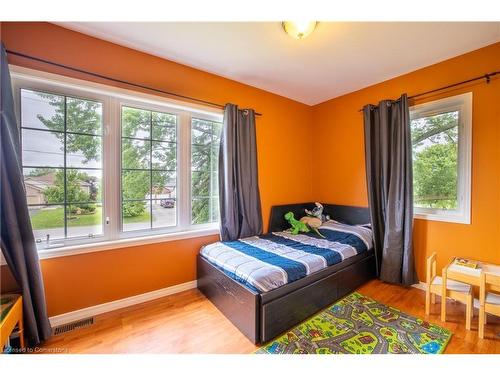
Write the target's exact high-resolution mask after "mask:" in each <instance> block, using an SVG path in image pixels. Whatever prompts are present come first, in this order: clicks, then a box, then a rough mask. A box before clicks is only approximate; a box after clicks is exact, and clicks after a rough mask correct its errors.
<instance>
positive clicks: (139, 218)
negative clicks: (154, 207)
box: [123, 211, 151, 224]
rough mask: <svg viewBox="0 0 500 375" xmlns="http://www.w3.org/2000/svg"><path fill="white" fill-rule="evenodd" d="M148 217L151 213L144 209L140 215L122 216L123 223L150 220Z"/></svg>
mask: <svg viewBox="0 0 500 375" xmlns="http://www.w3.org/2000/svg"><path fill="white" fill-rule="evenodd" d="M150 218H151V215H150V214H149V211H145V212H144V213H143V214H142V215H139V216H133V217H124V218H123V223H124V224H131V223H144V222H149V221H150V220H151V219H150Z"/></svg>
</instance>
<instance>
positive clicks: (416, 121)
mask: <svg viewBox="0 0 500 375" xmlns="http://www.w3.org/2000/svg"><path fill="white" fill-rule="evenodd" d="M471 125H472V94H471V93H468V94H463V95H457V96H453V97H450V98H446V99H442V100H437V101H433V102H429V103H425V104H422V105H418V106H414V107H412V108H411V137H412V148H413V152H412V153H413V155H412V157H413V200H414V211H415V217H417V218H423V219H429V220H438V221H450V222H457V223H465V224H469V223H470V181H471Z"/></svg>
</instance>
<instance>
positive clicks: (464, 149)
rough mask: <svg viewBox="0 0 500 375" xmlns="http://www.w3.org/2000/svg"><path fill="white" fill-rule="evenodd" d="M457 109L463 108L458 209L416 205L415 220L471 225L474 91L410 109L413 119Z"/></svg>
mask: <svg viewBox="0 0 500 375" xmlns="http://www.w3.org/2000/svg"><path fill="white" fill-rule="evenodd" d="M453 110H459V117H458V127H459V137H458V184H457V185H458V186H457V189H458V190H457V196H458V205H459V206H458V209H457V210H438V209H429V208H421V207H414V208H413V212H414V215H413V216H414V218H415V219H422V220H431V221H443V222H450V223H459V224H471V182H472V168H471V167H472V92H467V93H465V94H460V95H455V96H451V97H447V98H444V99H439V100H434V101H431V102H426V103H423V104H418V105H415V106H412V107H411V108H410V121H411V120H413V119H415V118H420V117H425V116H432V115H436V114H439V113H444V112H449V111H453Z"/></svg>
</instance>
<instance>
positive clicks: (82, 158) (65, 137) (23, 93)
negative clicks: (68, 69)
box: [12, 71, 222, 249]
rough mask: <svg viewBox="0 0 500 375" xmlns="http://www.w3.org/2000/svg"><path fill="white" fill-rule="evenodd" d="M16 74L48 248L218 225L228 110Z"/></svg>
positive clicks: (26, 159) (35, 211) (43, 243)
mask: <svg viewBox="0 0 500 375" xmlns="http://www.w3.org/2000/svg"><path fill="white" fill-rule="evenodd" d="M38 74H40V75H42V76H43V79H41V78H40V77H39V76H38ZM12 76H13V87H14V92H15V100H16V107H17V110H18V116H19V119H20V123H21V144H22V166H23V170H24V181H25V186H26V197H27V201H28V205H29V211H30V217H31V223H32V226H33V231H34V235H35V239H36V240H37V242H38V244H39V248H40V249H56V248H60V247H65V246H70V245H80V244H86V243H94V242H105V241H112V240H120V239H128V240H130V239H133V238H137V237H143V238H144V237H147V236H151V235H164V234H169V235H170V234H175V233H182V234H183V235H184V234H185V233H189V232H193V231H197V233H198V232H199V231H200V230H201V231H203V230H206V231H207V232H208V231H211V232H215V229H216V228H217V227H218V226H217V222H218V204H219V203H218V184H217V182H218V161H217V160H218V149H219V139H220V131H221V121H222V114H221V113H220V111H214V110H212V109H205V108H200V107H194V106H193V107H192V106H185V105H184V104H179V103H177V102H173V101H167V100H166V99H163V98H159V97H155V96H151V95H146V94H140V93H134V92H130V91H127V90H122V89H114V88H110V87H107V86H104V85H98V84H92V83H88V82H83V81H79V80H73V79H68V78H61V77H59V76H55V75H50V74H45V73H35V75H26V74H22V73H16V72H15V71H14V73H13V74H12ZM46 76H47V77H48V78H46Z"/></svg>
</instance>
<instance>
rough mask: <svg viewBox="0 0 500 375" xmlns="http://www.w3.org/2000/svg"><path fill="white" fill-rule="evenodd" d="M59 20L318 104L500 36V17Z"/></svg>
mask: <svg viewBox="0 0 500 375" xmlns="http://www.w3.org/2000/svg"><path fill="white" fill-rule="evenodd" d="M58 24H59V25H60V26H63V27H66V28H69V29H73V30H76V31H80V32H83V33H85V34H89V35H92V36H95V37H97V38H100V39H105V40H108V41H111V42H114V43H117V44H121V45H124V46H127V47H131V48H134V49H137V50H140V51H144V52H147V53H150V54H152V55H156V56H159V57H163V58H165V59H168V60H172V61H176V62H179V63H181V64H185V65H188V66H191V67H195V68H198V69H201V70H204V71H207V72H210V73H215V74H218V75H220V76H223V77H227V78H231V79H233V80H236V81H239V82H243V83H246V84H248V85H251V86H255V87H258V88H261V89H264V90H266V91H270V92H273V93H276V94H279V95H282V96H285V97H287V98H290V99H294V100H297V101H299V102H302V103H305V104H309V105H314V104H317V103H321V102H323V101H325V100H328V99H331V98H334V97H337V96H340V95H342V94H346V93H349V92H352V91H355V90H359V89H361V88H363V87H367V86H370V85H373V84H375V83H378V82H381V81H384V80H387V79H389V78H392V77H396V76H399V75H401V74H404V73H408V72H411V71H413V70H416V69H418V68H422V67H424V66H427V65H431V64H434V63H436V62H439V61H442V60H446V59H448V58H451V57H453V56H457V55H460V54H463V53H465V52H468V51H472V50H475V49H478V48H480V47H483V46H486V45H488V44H492V43H495V42H497V41H500V22H496V23H494V22H491V23H481V22H460V23H459V22H453V23H447V22H433V23H429V22H424V23H410V22H406V23H402V22H401V23H389V22H377V23H362V22H354V23H351V22H349V23H338V22H320V23H319V24H318V27H317V29H316V31H315V32H314V33H313V34H312V35H310V36H309V37H308V38H306V39H304V40H296V39H293V38H291V37H289V36H288V35H286V34H285V33H284V32H283V31H282V29H281V24H280V23H279V22H229V23H224V22H156V23H155V22H64V23H58Z"/></svg>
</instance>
